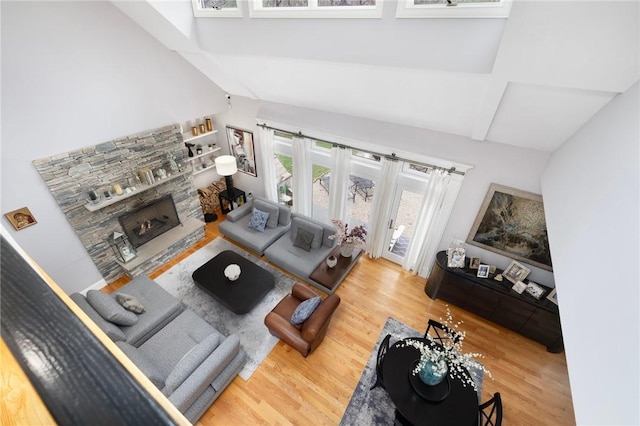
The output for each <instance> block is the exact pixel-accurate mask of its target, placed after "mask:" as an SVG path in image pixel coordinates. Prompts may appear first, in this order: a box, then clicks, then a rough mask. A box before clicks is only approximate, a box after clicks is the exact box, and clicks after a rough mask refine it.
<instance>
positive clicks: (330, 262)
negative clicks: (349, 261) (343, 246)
mask: <svg viewBox="0 0 640 426" xmlns="http://www.w3.org/2000/svg"><path fill="white" fill-rule="evenodd" d="M337 264H338V258H337V257H335V256H333V255H331V256H329V257H327V266H328V267H329V268H335V266H336V265H337Z"/></svg>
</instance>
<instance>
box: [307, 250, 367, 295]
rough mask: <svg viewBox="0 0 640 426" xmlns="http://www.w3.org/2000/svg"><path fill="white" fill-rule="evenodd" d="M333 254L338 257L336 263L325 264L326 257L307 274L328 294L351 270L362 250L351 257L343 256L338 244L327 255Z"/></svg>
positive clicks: (335, 288) (334, 289) (331, 292)
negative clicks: (331, 266) (330, 266)
mask: <svg viewBox="0 0 640 426" xmlns="http://www.w3.org/2000/svg"><path fill="white" fill-rule="evenodd" d="M330 255H334V256H335V257H336V259H338V263H337V264H336V266H334V267H333V268H329V266H327V259H324V260H323V261H322V262H320V264H319V265H318V267H317V268H316V269H315V270H314V271H313V272H312V273H311V275H309V278H311V279H312V280H313V281H315V282H317V283H318V284H320V285H321V286H322V287H323V288H326V289H327V292H328V293H329V294H333V292H335V291H336V290H337V288H338V286H339V285H340V284H341V283H342V281H343V280H344V279H345V278H346V276H347V274H348V273H349V272H351V270H352V269H353V267H354V266H356V263H358V259H360V256H361V255H362V250H358V252H357V253H356V254H354V255H352V256H351V257H344V256H341V255H340V246H335V247H334V248H333V250H332V251H331V253H330V254H329V255H328V256H327V257H329V256H330Z"/></svg>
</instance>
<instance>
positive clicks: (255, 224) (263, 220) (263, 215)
mask: <svg viewBox="0 0 640 426" xmlns="http://www.w3.org/2000/svg"><path fill="white" fill-rule="evenodd" d="M268 219H269V213H267V212H263V211H262V210H258V209H256V208H255V207H252V208H251V219H249V224H248V225H247V226H248V227H249V228H251V229H254V230H256V231H258V232H264V228H265V226H267V220H268Z"/></svg>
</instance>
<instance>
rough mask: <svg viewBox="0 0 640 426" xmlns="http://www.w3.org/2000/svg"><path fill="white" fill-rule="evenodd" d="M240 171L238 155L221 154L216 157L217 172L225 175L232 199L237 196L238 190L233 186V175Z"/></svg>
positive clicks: (228, 191)
mask: <svg viewBox="0 0 640 426" xmlns="http://www.w3.org/2000/svg"><path fill="white" fill-rule="evenodd" d="M237 171H238V167H237V166H236V157H234V156H233V155H221V156H220V157H217V158H216V172H217V173H218V174H219V175H220V176H224V180H225V182H226V184H227V195H229V198H230V199H232V200H233V199H234V198H235V195H236V194H235V193H236V190H235V189H234V188H233V178H232V176H233V175H234V174H235V173H236V172H237Z"/></svg>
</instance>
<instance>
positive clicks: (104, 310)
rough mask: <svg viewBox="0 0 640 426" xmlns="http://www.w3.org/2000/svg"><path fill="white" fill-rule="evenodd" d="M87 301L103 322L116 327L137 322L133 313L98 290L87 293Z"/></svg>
mask: <svg viewBox="0 0 640 426" xmlns="http://www.w3.org/2000/svg"><path fill="white" fill-rule="evenodd" d="M87 301H88V302H89V304H90V305H91V306H92V307H93V309H95V310H96V312H98V313H99V314H100V316H101V317H102V318H104V319H105V320H107V321H109V322H112V323H114V324H117V325H124V326H129V325H133V324H135V323H137V322H138V317H137V316H136V314H134V313H133V312H129V311H127V310H126V309H125V308H123V307H122V306H120V305H119V304H118V302H116V299H114V298H113V297H111V296H109V295H108V294H106V293H103V292H101V291H98V290H89V291H88V292H87Z"/></svg>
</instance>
